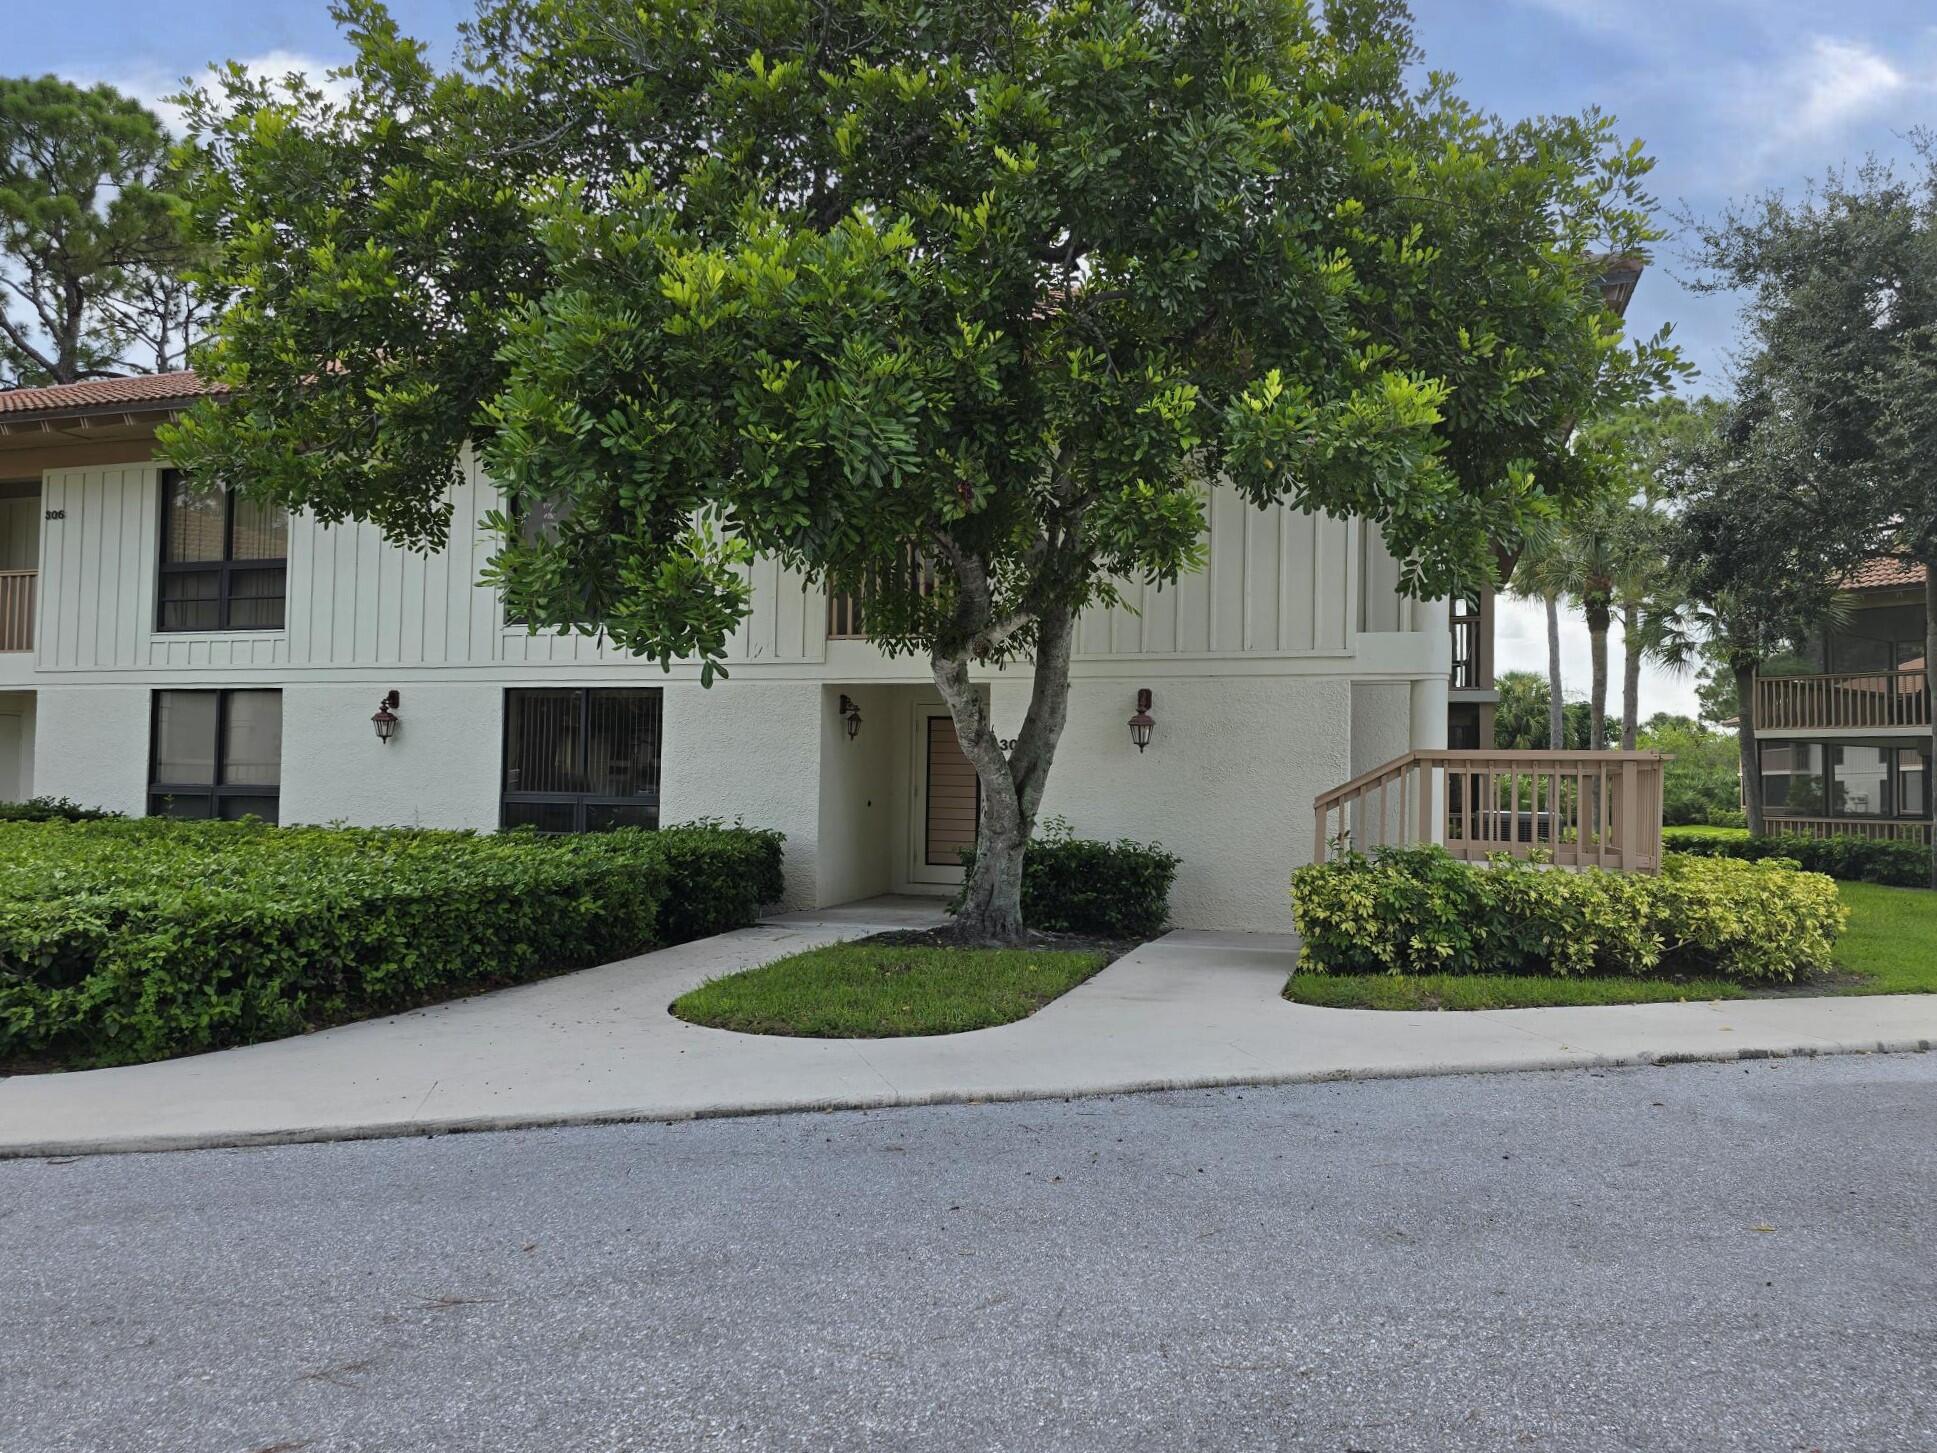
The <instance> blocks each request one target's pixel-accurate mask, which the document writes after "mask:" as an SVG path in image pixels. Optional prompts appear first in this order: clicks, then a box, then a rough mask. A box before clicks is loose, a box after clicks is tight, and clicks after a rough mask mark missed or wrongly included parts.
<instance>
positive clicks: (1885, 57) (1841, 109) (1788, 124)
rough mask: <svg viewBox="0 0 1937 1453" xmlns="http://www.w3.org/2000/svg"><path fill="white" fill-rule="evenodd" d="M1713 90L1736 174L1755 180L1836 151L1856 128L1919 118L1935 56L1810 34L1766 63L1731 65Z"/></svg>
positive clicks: (1933, 86)
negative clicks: (1730, 135) (1728, 77)
mask: <svg viewBox="0 0 1937 1453" xmlns="http://www.w3.org/2000/svg"><path fill="white" fill-rule="evenodd" d="M1715 96H1716V100H1717V103H1718V105H1719V107H1720V109H1721V111H1722V118H1721V119H1723V120H1724V121H1725V122H1726V124H1727V125H1728V127H1729V129H1731V130H1733V131H1734V132H1736V133H1737V134H1738V135H1739V136H1741V137H1742V138H1743V142H1744V144H1743V146H1742V148H1741V152H1740V155H1739V165H1740V168H1741V170H1742V172H1743V176H1742V178H1741V180H1742V181H1743V182H1745V183H1753V182H1759V181H1761V180H1763V179H1764V178H1766V177H1768V176H1771V175H1782V174H1793V172H1794V171H1795V169H1796V168H1797V167H1798V165H1801V166H1805V167H1806V166H1813V165H1817V164H1819V163H1821V162H1825V161H1832V160H1835V159H1838V158H1841V157H1842V156H1843V155H1844V154H1845V152H1846V151H1847V150H1848V147H1849V144H1850V142H1851V141H1852V140H1853V139H1854V136H1855V134H1856V133H1859V132H1862V133H1867V134H1871V135H1873V134H1874V133H1875V131H1876V129H1877V127H1878V126H1879V125H1883V126H1889V125H1891V124H1893V123H1895V122H1897V121H1898V120H1901V121H1902V122H1903V123H1904V124H1905V125H1908V124H1909V123H1911V122H1914V121H1916V120H1919V119H1922V118H1921V117H1920V116H1918V115H1917V114H1916V113H1917V112H1918V111H1919V110H1920V109H1921V103H1924V102H1927V101H1928V100H1929V98H1931V97H1932V96H1937V57H1933V56H1931V54H1930V53H1929V51H1928V50H1927V49H1925V50H1924V51H1923V52H1922V53H1921V54H1916V53H1914V48H1911V49H1906V50H1904V51H1902V52H1900V53H1893V54H1885V53H1884V52H1883V51H1881V50H1878V49H1877V48H1876V47H1874V46H1871V45H1869V44H1866V43H1865V42H1863V41H1860V40H1851V39H1845V38H1842V37H1838V36H1831V35H1814V36H1811V37H1809V39H1808V42H1807V44H1806V45H1805V46H1804V47H1803V48H1802V49H1801V50H1799V51H1794V52H1791V53H1789V54H1788V55H1786V56H1783V57H1782V58H1781V59H1779V60H1777V61H1775V62H1774V63H1773V64H1769V65H1765V66H1760V67H1755V66H1744V67H1741V68H1738V70H1737V72H1736V74H1735V77H1734V79H1733V82H1732V84H1731V83H1725V84H1723V85H1721V86H1719V87H1718V88H1717V90H1716V92H1715Z"/></svg>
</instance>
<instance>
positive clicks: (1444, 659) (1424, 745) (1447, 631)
mask: <svg viewBox="0 0 1937 1453" xmlns="http://www.w3.org/2000/svg"><path fill="white" fill-rule="evenodd" d="M1413 612H1414V614H1413V622H1414V629H1416V630H1419V631H1422V632H1424V633H1425V634H1426V637H1427V640H1428V641H1430V642H1431V643H1432V651H1431V655H1430V658H1429V659H1430V660H1431V661H1432V663H1433V672H1432V674H1431V675H1430V676H1422V677H1419V678H1418V679H1416V680H1415V681H1414V682H1413V683H1412V749H1413V750H1414V751H1415V752H1423V751H1436V750H1439V749H1441V748H1443V747H1445V745H1446V707H1447V693H1448V691H1449V690H1450V688H1451V683H1452V674H1453V637H1452V610H1451V607H1450V606H1449V605H1448V603H1447V602H1446V601H1443V600H1432V601H1416V602H1414V604H1413ZM1430 780H1431V781H1432V783H1433V815H1432V821H1433V823H1434V824H1435V827H1434V832H1433V838H1434V840H1435V841H1442V840H1443V839H1444V837H1445V832H1446V777H1445V774H1444V773H1434V774H1432V776H1431V779H1430Z"/></svg>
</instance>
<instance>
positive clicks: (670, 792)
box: [659, 676, 831, 907]
mask: <svg viewBox="0 0 1937 1453" xmlns="http://www.w3.org/2000/svg"><path fill="white" fill-rule="evenodd" d="M822 696H823V692H822V688H821V684H820V683H819V682H818V681H760V682H755V681H746V680H742V679H740V678H739V677H738V676H735V677H733V678H730V679H728V680H724V681H720V682H716V683H715V684H714V685H713V686H711V687H702V686H700V685H699V684H698V683H696V682H686V681H674V682H669V683H668V684H667V686H666V709H665V726H664V748H663V750H662V752H661V762H660V769H659V772H660V777H659V819H660V821H661V822H669V823H670V822H682V821H686V820H688V819H691V818H695V817H726V818H729V819H731V818H736V817H737V818H739V819H741V820H743V821H744V822H746V824H747V825H748V826H749V827H769V828H777V829H779V830H780V831H781V832H783V833H785V834H786V835H787V848H786V865H787V897H786V900H785V901H786V903H787V905H788V906H790V907H808V906H811V905H813V904H815V903H817V902H820V901H822V900H821V899H820V898H819V896H818V876H817V875H818V864H819V861H820V775H821V743H822V733H823V729H824V723H823V721H822V719H821V718H822V710H821V702H822ZM830 710H831V708H830Z"/></svg>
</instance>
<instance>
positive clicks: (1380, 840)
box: [1312, 751, 1668, 873]
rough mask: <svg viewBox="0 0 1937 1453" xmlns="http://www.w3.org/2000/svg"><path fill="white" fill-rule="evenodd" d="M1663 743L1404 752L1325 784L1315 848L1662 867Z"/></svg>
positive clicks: (1316, 855) (1317, 809) (1316, 852)
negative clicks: (1427, 847) (1408, 849)
mask: <svg viewBox="0 0 1937 1453" xmlns="http://www.w3.org/2000/svg"><path fill="white" fill-rule="evenodd" d="M1667 761H1668V758H1667V757H1666V756H1664V755H1663V754H1662V753H1660V752H1481V751H1471V752H1455V751H1421V752H1408V753H1407V754H1406V755H1405V756H1403V757H1396V758H1394V759H1393V760H1392V761H1390V762H1387V763H1386V764H1385V765H1384V766H1383V767H1374V768H1373V769H1372V770H1371V771H1370V772H1366V773H1364V774H1362V775H1360V776H1358V777H1354V778H1353V779H1352V780H1351V781H1350V782H1347V783H1346V784H1345V785H1344V786H1342V787H1334V788H1333V789H1332V790H1331V791H1330V792H1325V793H1321V794H1320V795H1319V796H1318V798H1317V799H1316V800H1315V801H1314V802H1313V804H1312V812H1313V816H1314V817H1315V818H1316V823H1315V833H1316V836H1315V838H1314V840H1313V847H1312V855H1313V859H1314V861H1316V862H1321V863H1322V862H1324V861H1325V858H1326V855H1327V853H1328V852H1329V851H1331V849H1332V847H1333V845H1334V844H1338V845H1342V846H1346V847H1351V848H1356V849H1358V850H1359V851H1361V852H1364V851H1367V850H1369V849H1372V848H1376V847H1385V846H1395V847H1400V846H1408V845H1412V844H1417V843H1428V842H1436V843H1439V844H1441V845H1442V846H1443V847H1445V849H1446V851H1447V852H1449V853H1451V854H1452V855H1453V856H1454V857H1456V858H1465V859H1468V860H1474V861H1477V860H1482V859H1485V858H1488V857H1490V856H1492V855H1493V854H1494V853H1511V854H1512V855H1513V856H1515V857H1519V858H1524V857H1528V856H1530V855H1531V854H1533V853H1534V852H1536V851H1537V852H1540V853H1542V854H1544V855H1546V856H1548V857H1550V858H1551V859H1552V860H1553V861H1554V862H1555V863H1557V864H1560V865H1561V866H1563V867H1598V868H1613V869H1616V870H1619V871H1622V872H1629V873H1652V872H1654V871H1655V870H1656V869H1657V868H1659V867H1660V866H1661V778H1662V766H1663V764H1664V763H1666V762H1667Z"/></svg>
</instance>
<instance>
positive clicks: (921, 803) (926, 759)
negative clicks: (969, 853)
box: [908, 708, 982, 883]
mask: <svg viewBox="0 0 1937 1453" xmlns="http://www.w3.org/2000/svg"><path fill="white" fill-rule="evenodd" d="M912 748H913V750H912V751H911V752H910V758H911V760H912V761H913V763H914V768H915V772H914V778H915V780H914V783H913V792H912V794H911V795H912V797H913V800H914V807H915V814H914V822H913V823H912V824H911V827H912V829H913V830H912V832H911V834H910V836H911V837H912V839H913V842H914V852H913V853H912V854H911V857H912V858H913V861H912V862H911V863H910V864H909V872H908V876H909V877H910V878H911V879H913V880H914V881H915V882H917V883H959V882H961V881H962V849H963V848H966V847H973V846H974V845H975V828H976V824H977V822H978V821H979V820H980V813H981V806H982V793H981V787H980V784H978V783H977V782H976V780H975V768H974V767H972V766H970V765H969V759H968V758H967V757H965V756H964V755H963V754H962V744H961V741H960V739H959V738H957V737H956V735H955V718H954V717H952V716H950V715H949V714H948V712H947V711H945V710H935V709H932V708H924V709H922V710H919V711H917V712H916V713H915V740H914V742H913V743H912Z"/></svg>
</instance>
